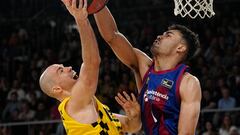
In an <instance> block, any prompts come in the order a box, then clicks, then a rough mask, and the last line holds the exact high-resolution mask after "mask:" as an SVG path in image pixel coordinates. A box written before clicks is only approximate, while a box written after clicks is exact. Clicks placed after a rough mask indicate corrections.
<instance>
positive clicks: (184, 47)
mask: <svg viewBox="0 0 240 135" xmlns="http://www.w3.org/2000/svg"><path fill="white" fill-rule="evenodd" d="M185 51H187V45H185V44H183V43H180V44H179V45H178V47H177V52H178V53H183V52H185Z"/></svg>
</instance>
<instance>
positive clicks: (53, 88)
mask: <svg viewBox="0 0 240 135" xmlns="http://www.w3.org/2000/svg"><path fill="white" fill-rule="evenodd" d="M62 91H63V89H62V88H61V87H59V86H57V85H55V86H53V87H52V92H53V93H54V94H59V93H61V92H62Z"/></svg>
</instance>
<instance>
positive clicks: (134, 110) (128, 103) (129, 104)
mask: <svg viewBox="0 0 240 135" xmlns="http://www.w3.org/2000/svg"><path fill="white" fill-rule="evenodd" d="M123 94H124V96H122V94H120V93H118V94H117V96H115V99H116V101H117V102H118V104H120V105H121V106H122V107H123V109H124V111H125V113H126V115H127V117H128V118H129V119H130V120H132V119H135V118H137V119H138V118H139V117H140V105H139V103H138V102H137V100H136V97H135V96H134V94H133V93H131V97H132V99H131V97H130V96H129V95H128V94H127V93H126V92H125V91H123Z"/></svg>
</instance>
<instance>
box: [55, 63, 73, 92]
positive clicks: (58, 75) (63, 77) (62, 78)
mask: <svg viewBox="0 0 240 135" xmlns="http://www.w3.org/2000/svg"><path fill="white" fill-rule="evenodd" d="M51 73H52V77H53V79H54V80H56V82H57V83H58V85H59V86H60V87H61V88H62V89H65V90H71V88H72V87H73V85H74V84H75V83H76V82H77V79H78V76H77V74H76V72H75V71H74V70H72V67H64V66H63V65H60V64H54V65H52V66H51Z"/></svg>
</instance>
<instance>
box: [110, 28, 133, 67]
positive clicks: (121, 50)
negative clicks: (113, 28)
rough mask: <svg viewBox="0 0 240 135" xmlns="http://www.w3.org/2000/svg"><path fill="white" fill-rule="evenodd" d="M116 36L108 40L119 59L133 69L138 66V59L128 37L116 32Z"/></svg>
mask: <svg viewBox="0 0 240 135" xmlns="http://www.w3.org/2000/svg"><path fill="white" fill-rule="evenodd" d="M114 35H115V36H114V38H113V39H112V40H111V41H109V42H108V44H109V45H110V47H111V48H112V50H113V51H114V53H115V55H116V56H117V57H118V59H119V60H120V61H121V62H122V63H124V64H125V65H126V66H128V67H129V68H131V69H137V68H138V60H137V57H136V54H135V52H134V50H133V46H132V45H131V43H130V42H129V41H128V40H127V38H126V37H125V36H124V35H123V34H121V33H119V32H116V33H115V34H114Z"/></svg>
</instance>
